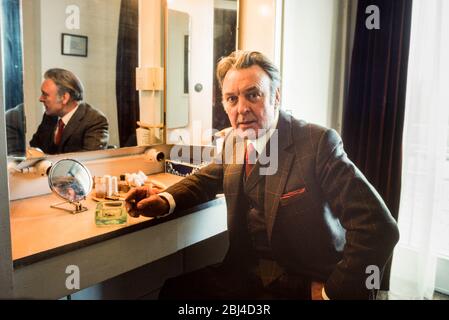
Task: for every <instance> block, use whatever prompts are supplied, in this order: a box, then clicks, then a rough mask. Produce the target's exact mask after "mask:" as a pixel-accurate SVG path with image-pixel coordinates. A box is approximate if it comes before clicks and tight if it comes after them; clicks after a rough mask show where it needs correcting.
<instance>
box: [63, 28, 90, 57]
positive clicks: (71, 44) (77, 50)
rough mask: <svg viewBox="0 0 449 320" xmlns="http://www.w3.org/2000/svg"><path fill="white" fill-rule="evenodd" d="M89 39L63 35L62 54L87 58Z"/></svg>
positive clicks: (74, 35)
mask: <svg viewBox="0 0 449 320" xmlns="http://www.w3.org/2000/svg"><path fill="white" fill-rule="evenodd" d="M87 40H88V39H87V37H86V36H80V35H76V34H68V33H63V34H62V36H61V53H62V54H63V55H66V56H77V57H87Z"/></svg>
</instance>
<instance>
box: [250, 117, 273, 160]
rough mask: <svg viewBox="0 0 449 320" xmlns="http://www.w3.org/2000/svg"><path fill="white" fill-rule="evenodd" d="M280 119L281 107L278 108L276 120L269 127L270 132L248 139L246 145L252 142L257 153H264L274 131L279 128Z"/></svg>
mask: <svg viewBox="0 0 449 320" xmlns="http://www.w3.org/2000/svg"><path fill="white" fill-rule="evenodd" d="M278 121H279V108H277V111H276V115H275V118H274V121H273V123H272V124H271V126H270V128H269V129H268V132H267V133H266V134H264V135H263V136H261V137H259V138H257V139H248V140H246V145H248V144H249V143H252V144H253V146H254V148H255V149H256V151H257V154H262V152H263V150H264V149H265V146H266V145H267V142H268V140H270V138H271V136H272V135H273V133H274V131H275V130H276V128H277V125H278Z"/></svg>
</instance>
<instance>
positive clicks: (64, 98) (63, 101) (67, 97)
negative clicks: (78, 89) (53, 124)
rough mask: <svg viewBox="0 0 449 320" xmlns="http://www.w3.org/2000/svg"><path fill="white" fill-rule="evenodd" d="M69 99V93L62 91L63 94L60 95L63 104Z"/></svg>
mask: <svg viewBox="0 0 449 320" xmlns="http://www.w3.org/2000/svg"><path fill="white" fill-rule="evenodd" d="M69 101H70V93H68V92H64V94H63V95H62V103H63V104H67V103H69Z"/></svg>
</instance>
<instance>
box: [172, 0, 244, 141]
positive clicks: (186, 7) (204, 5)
mask: <svg viewBox="0 0 449 320" xmlns="http://www.w3.org/2000/svg"><path fill="white" fill-rule="evenodd" d="M238 7H239V3H238V1H237V0H169V1H167V9H168V11H167V17H168V18H167V19H168V21H167V22H168V23H167V28H168V30H167V92H166V94H167V111H166V119H167V130H168V131H167V141H168V143H179V144H202V145H208V144H210V143H211V136H210V135H209V136H208V135H207V134H205V135H203V136H202V137H201V139H202V140H201V141H195V139H194V136H195V135H196V134H197V133H198V131H200V130H201V133H203V132H206V131H207V130H209V132H210V131H211V130H210V129H217V130H222V129H224V128H227V127H229V126H230V124H229V121H228V117H227V115H226V113H225V112H224V110H223V106H222V104H221V90H220V87H219V85H218V82H217V80H216V78H215V71H216V64H217V62H218V61H219V60H220V58H221V57H223V56H227V55H229V54H230V53H231V52H233V51H235V50H236V48H237V16H238Z"/></svg>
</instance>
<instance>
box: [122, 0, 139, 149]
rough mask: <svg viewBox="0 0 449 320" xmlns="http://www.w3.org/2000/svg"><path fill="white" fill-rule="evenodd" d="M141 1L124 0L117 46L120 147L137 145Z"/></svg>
mask: <svg viewBox="0 0 449 320" xmlns="http://www.w3.org/2000/svg"><path fill="white" fill-rule="evenodd" d="M138 5H139V3H138V0H122V2H121V7H120V24H119V36H118V45H117V67H116V72H117V78H116V91H117V116H118V128H119V136H120V147H128V146H135V145H137V139H136V128H137V124H136V122H137V121H139V118H140V112H139V93H138V92H137V91H136V68H137V67H138V57H139V56H138V21H139V12H138Z"/></svg>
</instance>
